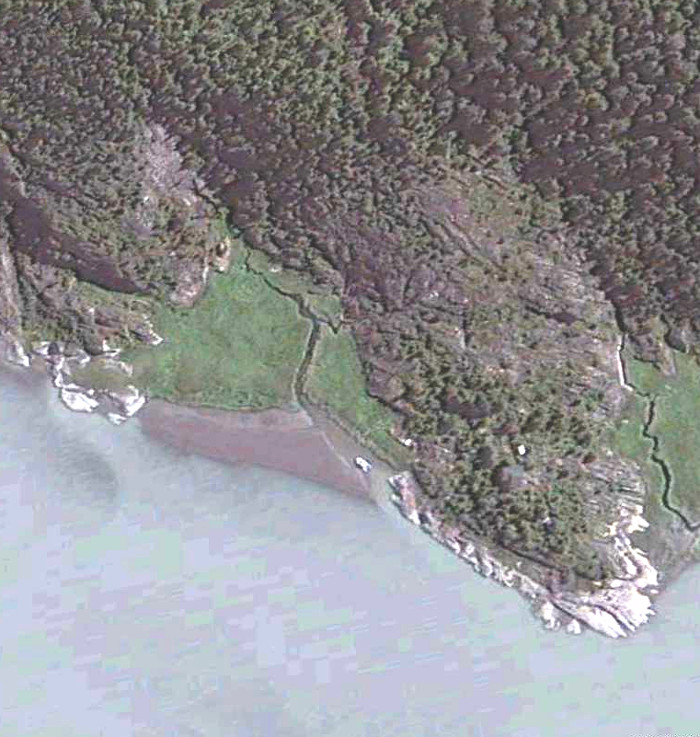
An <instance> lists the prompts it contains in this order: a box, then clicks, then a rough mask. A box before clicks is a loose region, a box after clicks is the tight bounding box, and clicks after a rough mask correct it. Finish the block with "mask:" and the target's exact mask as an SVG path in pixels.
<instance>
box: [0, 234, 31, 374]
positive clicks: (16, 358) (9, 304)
mask: <svg viewBox="0 0 700 737" xmlns="http://www.w3.org/2000/svg"><path fill="white" fill-rule="evenodd" d="M21 333H22V316H21V309H20V298H19V288H18V285H17V272H16V269H15V262H14V259H13V258H12V254H11V253H10V248H9V245H8V242H7V240H6V239H5V238H4V237H3V234H2V233H0V357H1V358H4V359H5V360H7V361H9V362H10V363H15V364H18V365H20V366H29V356H28V355H27V353H26V351H25V350H24V347H23V346H22V342H21V339H20V336H21Z"/></svg>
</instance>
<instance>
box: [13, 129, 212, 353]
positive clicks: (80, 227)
mask: <svg viewBox="0 0 700 737" xmlns="http://www.w3.org/2000/svg"><path fill="white" fill-rule="evenodd" d="M22 156H23V153H22V152H14V151H13V150H12V148H11V143H8V144H0V194H2V195H3V202H2V212H1V213H0V215H2V216H3V217H2V218H1V221H2V227H3V228H4V229H5V230H3V232H2V233H0V241H1V242H2V245H1V246H0V248H1V249H2V250H0V269H1V270H2V276H1V277H0V278H2V281H3V283H5V284H6V285H14V286H12V287H9V286H8V287H7V288H6V290H5V291H6V296H5V297H0V299H2V302H1V303H0V316H2V317H4V319H5V320H6V322H7V326H8V327H7V328H6V332H7V330H9V329H11V325H10V324H11V323H13V324H14V323H17V321H18V320H19V317H18V315H19V308H16V307H15V308H13V307H12V306H11V305H13V304H15V305H16V304H17V302H16V300H17V293H18V289H17V285H18V284H19V283H21V284H22V287H23V294H24V295H25V303H24V304H23V305H22V320H23V322H24V323H25V324H29V325H31V326H32V327H33V328H34V329H35V330H34V332H35V334H36V333H38V334H41V333H42V328H43V326H45V325H46V324H52V325H53V326H54V327H59V328H60V330H61V331H63V332H64V334H65V337H66V338H69V339H73V340H76V339H77V340H79V341H80V342H81V343H83V345H85V347H87V348H89V349H90V350H91V352H93V353H96V352H99V345H100V344H101V341H102V340H103V339H104V338H108V337H114V336H115V335H117V334H125V331H126V333H131V335H132V336H134V337H136V338H138V339H144V338H145V339H146V340H147V341H148V342H151V341H152V340H154V339H155V338H157V336H154V335H152V328H150V327H149V325H148V316H147V311H144V310H141V311H139V312H138V313H137V314H135V313H134V311H133V310H132V309H122V308H120V306H119V304H118V300H113V299H111V298H109V297H105V299H104V300H103V299H101V297H100V293H99V292H94V291H93V292H90V291H89V290H85V289H84V288H83V285H84V284H86V283H91V284H94V285H96V286H97V287H98V288H101V289H105V290H109V291H110V292H112V293H117V294H119V293H121V294H134V295H135V294H139V293H141V294H156V295H159V296H161V295H163V294H164V293H165V294H169V295H170V298H171V301H172V302H173V304H177V305H181V306H191V305H193V304H194V303H195V302H196V300H197V299H198V298H199V297H200V296H201V294H202V292H203V290H204V288H205V286H206V281H207V278H208V272H209V263H210V262H211V261H212V259H214V258H215V247H216V245H217V243H219V242H220V240H221V233H220V230H219V229H218V228H217V227H215V226H214V221H215V218H214V215H215V213H214V209H213V206H212V205H211V204H210V203H209V202H208V201H207V200H206V199H204V198H203V197H202V195H201V194H200V192H202V191H203V190H204V185H203V183H202V182H200V181H199V180H198V179H197V178H196V176H195V174H194V173H193V172H191V171H190V170H188V169H187V168H186V167H185V166H184V164H183V160H182V157H181V155H180V153H179V152H178V150H177V146H176V141H175V140H174V139H173V138H172V137H170V136H169V135H168V134H167V132H166V130H165V129H164V128H163V127H162V126H159V125H151V126H141V127H140V128H138V129H137V130H135V131H134V135H133V136H132V138H131V140H130V141H129V142H126V143H124V144H121V145H120V146H115V145H114V144H108V143H107V142H103V143H100V142H99V141H95V142H94V146H93V149H92V150H90V149H88V150H86V151H85V156H86V157H87V160H89V159H92V166H91V167H89V169H88V170H86V171H84V172H83V171H82V169H81V168H80V167H76V168H75V169H74V170H71V175H74V176H75V181H73V182H69V181H64V180H63V179H62V180H61V181H60V183H59V182H58V179H57V178H58V174H57V173H52V172H51V171H50V169H49V168H47V169H46V170H45V171H39V172H34V174H33V175H32V176H31V177H28V176H26V172H27V171H28V170H27V169H26V167H24V168H23V166H22V164H23V160H22ZM32 171H33V170H32ZM100 171H110V176H109V177H108V178H107V179H105V178H104V177H102V176H101V175H100V174H99V172H100ZM65 174H66V172H65V171H64V172H62V175H61V176H62V177H64V176H65ZM69 195H70V196H69ZM13 270H14V274H15V277H16V278H13ZM8 290H9V291H8Z"/></svg>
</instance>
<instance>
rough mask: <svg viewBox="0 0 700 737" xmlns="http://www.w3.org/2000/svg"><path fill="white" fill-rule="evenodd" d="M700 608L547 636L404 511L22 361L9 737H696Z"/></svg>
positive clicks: (9, 483) (0, 428)
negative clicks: (166, 439)
mask: <svg viewBox="0 0 700 737" xmlns="http://www.w3.org/2000/svg"><path fill="white" fill-rule="evenodd" d="M270 452H274V449H273V448H271V449H270ZM699 601H700V571H697V570H695V571H690V572H688V573H687V574H686V575H684V576H683V577H682V578H681V579H680V580H679V581H677V582H676V583H675V584H674V585H673V586H672V587H671V589H670V590H669V591H668V592H667V593H666V594H665V596H664V597H663V598H662V599H661V602H660V613H659V614H658V615H657V616H656V617H655V619H654V621H653V622H652V623H651V625H649V626H647V627H646V628H645V629H643V630H642V631H640V633H639V634H637V635H636V636H635V637H633V638H631V639H629V640H626V641H619V642H618V641H612V640H607V639H604V638H602V637H600V636H598V635H594V634H592V633H586V634H584V635H582V636H579V637H572V636H570V635H565V634H563V633H561V634H560V633H549V632H546V631H544V630H543V629H542V628H541V627H540V626H539V625H538V624H537V623H536V622H535V621H534V620H533V619H532V617H531V615H530V614H529V612H528V609H527V605H526V604H525V602H523V601H522V600H521V599H520V598H519V597H518V596H517V595H516V594H514V593H513V592H511V591H508V590H506V589H503V588H500V587H498V586H496V585H494V584H492V583H490V582H488V581H485V580H483V579H482V578H480V577H478V576H477V575H475V574H474V573H473V572H472V571H471V569H469V568H468V567H467V566H466V565H464V564H462V563H461V562H460V561H458V560H457V559H455V558H454V557H452V556H451V555H450V554H449V552H448V551H447V550H444V549H443V548H441V547H439V546H437V545H436V544H434V543H433V542H431V541H430V540H429V539H428V538H427V537H425V536H424V535H423V534H422V533H421V532H420V531H419V530H417V529H415V528H414V527H412V526H411V525H409V524H408V523H406V522H404V521H403V520H402V519H401V518H399V516H398V514H396V513H394V512H393V511H392V510H391V508H390V506H389V505H387V506H386V508H382V507H377V506H375V505H373V504H371V503H368V502H363V501H359V500H357V499H353V498H349V497H346V496H343V495H341V494H338V493H337V492H333V491H330V490H327V489H324V488H323V487H320V486H315V485H312V484H309V483H307V482H301V481H298V480H296V479H293V478H290V477H287V476H283V475H280V474H274V473H271V472H269V471H263V470H261V469H255V468H247V469H241V468H233V467H226V466H223V465H220V464H217V463H214V462H211V461H208V460H204V459H201V458H197V457H193V456H188V455H183V454H181V453H176V452H174V451H172V450H170V449H168V448H166V447H163V446H161V445H158V444H156V443H154V442H153V441H149V440H147V439H146V438H145V437H144V436H143V435H142V434H141V431H140V430H139V427H138V423H137V422H131V423H127V424H125V425H123V426H121V427H113V426H111V425H109V424H108V423H107V422H105V421H104V420H102V419H101V418H99V417H93V416H86V415H77V414H73V413H70V412H68V411H67V410H65V409H63V407H62V406H61V405H60V403H59V402H58V400H57V399H56V397H55V396H54V395H53V391H52V390H51V389H50V387H48V386H47V384H46V383H44V382H40V381H35V382H28V381H23V382H18V381H17V379H16V377H15V375H14V374H13V373H9V374H0V735H1V736H2V737H58V736H61V737H63V736H65V737H98V736H102V737H130V736H131V735H135V736H136V735H138V736H139V737H141V736H143V737H146V736H149V737H150V736H151V735H153V736H154V737H155V736H156V735H157V736H158V737H161V736H162V737H165V736H168V737H180V736H182V737H219V736H222V737H316V736H318V737H321V736H322V737H394V736H396V737H399V736H400V737H439V736H443V735H444V736H445V737H448V736H449V737H472V736H474V737H501V736H503V737H549V736H550V735H551V736H552V737H555V736H556V737H579V736H580V737H591V735H595V736H596V737H621V736H622V737H666V736H667V735H668V736H669V737H671V736H673V737H690V736H691V735H700V700H698V698H697V694H698V693H700V658H699V657H698V643H699V642H700V607H698V602H699Z"/></svg>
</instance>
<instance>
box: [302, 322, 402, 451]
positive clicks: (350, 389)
mask: <svg viewBox="0 0 700 737" xmlns="http://www.w3.org/2000/svg"><path fill="white" fill-rule="evenodd" d="M305 393H306V395H307V396H308V398H309V400H310V401H311V402H312V403H313V404H314V405H317V406H320V407H323V408H325V409H327V410H328V411H329V413H330V415H331V416H332V417H334V418H335V419H336V420H338V421H339V422H340V424H341V425H343V426H344V427H346V428H347V429H349V430H350V431H351V432H352V433H353V434H354V435H356V436H357V438H358V440H359V441H360V442H361V443H363V444H364V445H366V446H367V447H369V448H371V449H373V450H375V451H376V452H378V454H379V455H380V456H382V457H384V458H386V459H387V460H389V461H394V462H397V461H398V462H406V460H407V459H408V458H409V454H408V452H407V451H406V448H405V447H404V446H402V445H400V444H399V443H398V441H397V440H396V439H395V437H394V436H393V434H392V428H393V427H394V425H395V424H396V420H397V417H396V415H395V414H394V413H393V412H392V411H391V410H390V409H389V408H388V407H386V406H385V405H383V404H382V403H381V402H379V401H378V400H377V399H374V398H373V397H371V396H369V394H367V390H366V379H365V375H364V373H363V370H362V364H361V363H360V361H359V359H358V356H357V349H356V347H355V343H354V341H353V339H352V336H351V335H350V334H349V333H348V332H346V331H341V332H339V333H338V334H335V333H333V332H332V331H331V330H330V329H328V328H326V327H324V328H322V329H321V338H320V340H319V341H318V344H317V345H316V350H315V353H314V358H313V361H312V363H311V365H310V367H309V373H308V377H307V380H306V384H305Z"/></svg>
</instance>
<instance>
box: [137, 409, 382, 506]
mask: <svg viewBox="0 0 700 737" xmlns="http://www.w3.org/2000/svg"><path fill="white" fill-rule="evenodd" d="M137 420H138V422H139V423H140V425H141V428H142V430H143V431H144V432H145V433H146V434H147V435H149V436H150V437H151V438H153V439H156V440H159V441H160V442H163V443H165V444H167V445H169V446H172V447H174V448H178V449H179V450H182V451H184V452H188V453H196V454H198V455H202V456H205V457H207V458H212V459H214V460H217V461H223V462H225V463H231V464H236V465H237V464H254V465H257V466H263V467H265V468H271V469H274V470H276V471H282V472H284V473H288V474H291V475H292V476H296V477H298V478H303V479H308V480H309V481H313V482H315V483H318V484H322V485H323V486H328V487H330V488H333V489H337V490H339V491H343V492H345V493H348V494H352V495H354V496H361V497H364V498H367V499H371V498H372V496H371V488H370V482H369V479H368V478H367V476H365V475H364V474H363V473H362V472H361V471H359V470H358V469H357V468H356V467H355V465H354V463H353V461H352V457H350V456H349V455H347V457H346V453H344V452H342V453H341V452H339V450H338V449H337V447H336V446H335V445H334V443H332V442H331V440H330V438H329V435H328V433H327V431H326V430H325V429H324V428H323V427H322V423H321V424H315V423H314V421H313V420H312V419H311V418H310V417H309V415H308V414H307V413H306V412H304V411H298V412H288V411H284V410H278V409H271V410H265V411H260V412H245V411H243V412H231V411H226V410H219V409H210V408H199V407H197V408H194V407H186V406H180V405H175V404H170V403H169V402H165V401H163V400H158V399H152V400H151V401H149V402H148V404H147V405H146V406H145V407H144V408H143V409H142V410H141V411H140V412H139V413H138V415H137ZM343 450H345V448H344V449H343Z"/></svg>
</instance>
